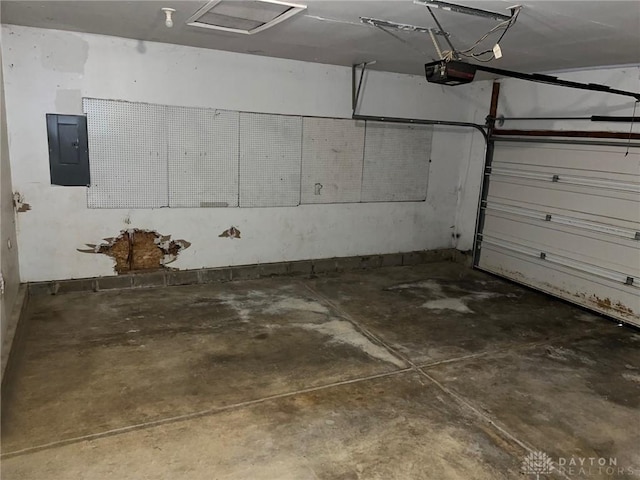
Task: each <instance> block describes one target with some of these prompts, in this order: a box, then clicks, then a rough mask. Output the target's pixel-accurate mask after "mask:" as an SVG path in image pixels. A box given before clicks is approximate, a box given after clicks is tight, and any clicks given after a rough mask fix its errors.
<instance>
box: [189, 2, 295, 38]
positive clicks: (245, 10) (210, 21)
mask: <svg viewBox="0 0 640 480" xmlns="http://www.w3.org/2000/svg"><path fill="white" fill-rule="evenodd" d="M306 8H307V7H306V6H305V5H296V4H294V3H286V2H280V1H276V0H243V1H239V0H213V1H212V2H209V3H207V4H206V5H205V6H204V7H202V8H201V9H200V10H198V11H197V12H196V13H195V14H193V15H192V16H191V18H189V20H187V25H190V26H192V27H202V28H211V29H214V30H223V31H225V32H234V33H244V34H246V35H251V34H254V33H258V32H262V31H263V30H266V29H267V28H271V27H273V26H274V25H276V24H278V23H280V22H282V21H283V20H286V19H287V18H290V17H292V16H294V15H295V14H297V13H300V12H302V11H304V10H306Z"/></svg>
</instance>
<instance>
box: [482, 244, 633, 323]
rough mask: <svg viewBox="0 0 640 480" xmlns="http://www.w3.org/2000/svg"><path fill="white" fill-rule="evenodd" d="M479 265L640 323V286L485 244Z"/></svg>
mask: <svg viewBox="0 0 640 480" xmlns="http://www.w3.org/2000/svg"><path fill="white" fill-rule="evenodd" d="M479 267H480V268H482V269H483V270H487V271H489V272H492V273H495V274H497V275H500V276H503V277H506V278H509V279H512V280H516V281H518V282H519V283H523V284H525V285H528V286H530V287H533V288H536V289H538V290H542V291H544V292H546V293H550V294H552V295H555V296H558V297H561V298H564V299H565V300H568V301H570V302H573V303H577V304H579V305H584V306H587V307H589V308H591V309H593V310H596V311H598V312H600V313H603V314H605V315H610V316H613V317H616V318H619V319H621V320H624V321H626V322H629V323H632V324H634V325H637V326H640V300H639V298H640V289H638V288H635V287H630V286H627V285H624V284H619V283H618V282H615V281H612V280H607V279H604V278H599V277H595V276H593V275H590V274H588V273H587V274H585V273H581V272H579V271H576V270H573V269H571V268H567V267H563V266H559V265H550V264H549V263H548V262H546V261H544V260H539V259H535V258H528V257H526V256H525V255H523V254H520V253H517V252H511V251H508V250H506V249H504V248H494V247H493V246H491V245H486V246H483V253H482V258H481V261H480V265H479Z"/></svg>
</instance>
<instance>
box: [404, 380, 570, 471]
mask: <svg viewBox="0 0 640 480" xmlns="http://www.w3.org/2000/svg"><path fill="white" fill-rule="evenodd" d="M416 370H417V371H418V372H419V373H420V374H421V375H422V376H424V377H425V378H427V379H428V380H430V381H431V382H432V383H433V384H434V385H436V386H437V387H438V388H439V389H440V390H442V391H443V392H444V393H446V394H447V395H449V396H450V397H452V398H453V399H454V400H455V401H456V402H458V404H460V405H461V406H464V407H466V408H467V409H469V410H471V411H472V412H473V413H474V414H475V415H476V416H477V417H479V418H480V419H482V420H484V421H485V422H486V423H487V424H488V425H489V426H491V427H492V428H494V429H495V430H497V431H498V432H499V433H501V434H502V435H504V436H505V437H506V438H508V439H509V440H511V441H513V442H515V443H516V444H517V445H519V446H520V447H522V448H523V449H525V450H526V451H527V452H528V453H534V452H538V451H540V450H539V449H536V448H534V447H532V446H531V445H529V444H527V443H526V442H524V441H523V440H520V439H519V438H518V437H516V436H515V435H514V434H512V433H511V432H509V431H508V430H507V429H506V428H504V427H502V426H500V425H498V423H497V422H496V420H494V419H493V418H491V416H489V415H487V414H486V413H483V412H482V411H481V410H480V409H479V408H478V407H476V406H475V405H473V404H472V403H471V402H470V401H469V400H467V398H466V397H464V396H463V395H462V394H460V393H458V392H456V391H455V390H452V389H450V388H447V387H445V386H444V385H443V384H442V383H440V382H439V381H438V380H436V379H435V378H434V377H432V376H431V375H429V374H428V373H427V372H425V371H423V370H422V369H421V368H416ZM554 473H558V474H559V475H560V476H561V477H562V478H565V479H566V480H571V477H569V476H567V474H566V473H564V472H562V471H559V470H558V471H556V472H554Z"/></svg>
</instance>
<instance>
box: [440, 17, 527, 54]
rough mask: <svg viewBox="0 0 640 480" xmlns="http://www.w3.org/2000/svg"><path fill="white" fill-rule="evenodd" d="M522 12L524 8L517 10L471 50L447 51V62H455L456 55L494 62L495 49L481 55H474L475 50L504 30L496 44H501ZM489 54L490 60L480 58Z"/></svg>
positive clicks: (485, 35)
mask: <svg viewBox="0 0 640 480" xmlns="http://www.w3.org/2000/svg"><path fill="white" fill-rule="evenodd" d="M521 10H522V7H518V8H516V9H515V11H514V13H513V15H512V16H511V18H510V19H509V20H505V21H504V22H501V23H499V24H498V25H496V26H495V27H493V28H492V29H491V30H489V31H488V32H487V33H485V34H484V35H483V36H482V37H480V39H478V40H477V41H476V42H475V43H474V44H473V45H472V46H470V47H469V48H466V49H464V50H459V51H455V50H453V49H452V50H447V51H445V52H443V54H444V57H445V59H446V60H453V59H454V58H455V56H456V55H460V56H463V57H467V58H473V59H475V60H478V61H479V62H490V61H491V60H493V59H494V58H495V54H494V53H493V49H489V50H484V51H482V52H479V53H473V50H475V49H476V48H477V47H478V46H479V45H480V44H481V43H482V42H484V41H485V40H486V39H487V38H489V36H490V35H491V34H493V33H495V32H497V31H499V30H500V29H502V28H504V30H503V31H502V34H501V35H500V37H499V38H498V41H497V42H496V44H499V43H500V42H501V41H502V39H503V38H504V36H505V35H506V34H507V32H508V31H509V29H511V27H513V25H515V23H516V20H517V19H518V15H520V11H521ZM432 16H433V12H432ZM438 25H439V24H438ZM487 53H491V57H490V58H488V59H483V58H480V57H481V56H482V55H486V54H487Z"/></svg>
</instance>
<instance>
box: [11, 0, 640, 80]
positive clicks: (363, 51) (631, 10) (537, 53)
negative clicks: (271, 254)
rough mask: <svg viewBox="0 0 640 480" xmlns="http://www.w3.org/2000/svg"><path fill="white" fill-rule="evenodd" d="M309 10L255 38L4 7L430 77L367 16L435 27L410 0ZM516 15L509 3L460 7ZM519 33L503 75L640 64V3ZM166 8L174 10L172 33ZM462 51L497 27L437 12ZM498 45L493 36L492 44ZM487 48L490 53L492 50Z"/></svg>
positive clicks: (612, 4) (106, 10) (19, 5)
mask: <svg viewBox="0 0 640 480" xmlns="http://www.w3.org/2000/svg"><path fill="white" fill-rule="evenodd" d="M299 3H302V4H305V5H307V6H308V8H307V10H306V11H305V12H303V13H301V14H299V15H297V16H295V17H293V18H291V19H289V20H286V21H284V22H282V23H280V24H278V25H276V26H274V27H273V28H271V29H269V30H266V31H263V32H260V33H257V34H255V35H242V34H235V33H227V32H221V31H215V30H205V29H201V28H196V27H190V26H188V25H186V23H185V22H186V20H187V19H188V18H189V17H190V16H191V15H192V14H193V13H194V12H196V11H197V10H198V9H199V8H200V7H202V6H203V5H205V4H206V1H199V2H194V1H175V0H167V1H162V2H158V1H130V2H127V1H2V3H1V15H2V16H1V18H2V23H9V24H16V25H27V26H32V27H42V28H53V29H60V30H71V31H79V32H89V33H98V34H104V35H114V36H118V37H126V38H133V39H137V40H142V41H155V42H165V43H175V44H180V45H191V46H194V47H204V48H212V49H217V50H227V51H232V52H242V53H250V54H255V55H265V56H272V57H280V58H290V59H295V60H305V61H310V62H319V63H328V64H335V65H351V64H353V63H358V62H362V61H371V60H376V61H377V63H376V65H375V66H374V67H373V68H374V69H378V70H386V71H392V72H399V73H413V74H422V73H423V64H424V63H425V61H430V60H431V59H433V58H435V56H436V54H435V51H434V49H433V46H432V45H431V42H430V40H429V38H428V36H427V35H425V34H420V33H403V32H394V34H395V35H397V36H399V37H400V38H401V39H402V40H399V39H397V38H393V37H392V36H391V35H389V34H387V33H385V32H383V31H381V30H379V29H377V28H375V27H371V26H367V25H363V24H361V23H360V21H359V17H361V16H364V17H373V18H378V19H384V20H390V21H394V22H400V23H408V24H412V25H420V26H425V27H435V24H434V22H433V19H431V17H430V16H429V13H428V11H427V10H426V9H425V7H423V6H420V5H415V4H414V3H413V2H412V0H404V1H401V0H390V1H389V0H388V1H358V0H352V1H320V0H313V1H301V2H299ZM453 3H458V4H464V5H472V6H474V7H476V8H484V9H488V10H493V11H496V12H503V13H509V11H508V10H507V7H510V6H512V5H513V4H514V3H517V2H516V0H508V1H499V0H493V1H484V0H478V1H468V0H467V1H458V2H455V1H454V2H453ZM520 4H521V5H523V6H524V9H523V10H522V12H521V14H520V17H519V18H518V21H517V23H516V24H515V26H514V27H513V28H512V29H511V30H510V31H509V33H508V34H507V36H506V37H505V38H504V39H503V41H502V42H501V47H502V52H503V55H504V56H503V58H501V59H500V60H495V61H492V62H491V65H493V66H496V67H498V68H508V69H514V70H520V71H525V72H544V71H554V70H564V69H572V68H580V67H594V66H604V65H622V64H637V63H640V6H639V4H638V2H636V1H606V2H595V1H526V2H520ZM162 7H171V8H175V9H176V13H175V14H174V23H175V26H174V27H173V28H167V27H165V25H164V14H163V12H162V11H161V10H160V9H161V8H162ZM434 11H435V13H436V15H437V16H438V19H439V20H440V22H441V24H442V26H443V28H444V30H445V31H447V32H449V33H450V34H451V39H452V41H453V43H454V45H455V46H456V48H458V49H462V48H465V47H468V46H470V45H472V44H473V43H474V42H475V41H476V40H477V39H478V38H480V37H481V36H482V35H483V34H484V33H485V32H486V31H488V30H489V29H490V28H492V27H493V26H495V25H496V24H497V22H496V21H494V20H490V19H486V18H480V17H475V16H468V15H463V14H459V13H452V12H447V11H443V10H437V9H436V10H434ZM492 38H493V40H494V41H495V38H496V37H495V36H494V37H492ZM487 44H488V47H489V48H490V47H491V46H493V45H492V43H491V41H488V42H487Z"/></svg>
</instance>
